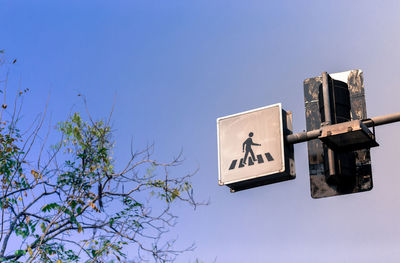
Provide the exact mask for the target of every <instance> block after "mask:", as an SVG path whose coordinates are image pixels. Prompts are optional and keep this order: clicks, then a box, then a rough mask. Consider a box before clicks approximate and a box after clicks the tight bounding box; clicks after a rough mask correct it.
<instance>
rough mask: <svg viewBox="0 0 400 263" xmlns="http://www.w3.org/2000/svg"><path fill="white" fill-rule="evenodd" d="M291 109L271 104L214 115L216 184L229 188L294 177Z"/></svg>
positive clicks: (242, 187) (268, 182)
mask: <svg viewBox="0 0 400 263" xmlns="http://www.w3.org/2000/svg"><path fill="white" fill-rule="evenodd" d="M291 116H292V115H291V113H290V112H286V111H284V110H282V106H281V104H280V103H279V104H274V105H271V106H267V107H262V108H258V109H255V110H250V111H246V112H242V113H238V114H234V115H230V116H226V117H221V118H218V119H217V129H218V166H219V178H218V181H219V184H220V185H227V186H229V187H230V188H231V190H232V191H238V190H244V189H248V188H252V187H255V186H260V185H265V184H270V183H274V182H278V181H283V180H289V179H293V178H295V174H294V155H293V146H292V145H287V144H285V140H284V136H286V135H287V134H290V133H291V132H292V118H291Z"/></svg>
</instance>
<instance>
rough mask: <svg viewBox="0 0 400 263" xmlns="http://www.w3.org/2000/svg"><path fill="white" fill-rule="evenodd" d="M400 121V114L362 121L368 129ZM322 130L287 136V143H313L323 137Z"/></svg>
mask: <svg viewBox="0 0 400 263" xmlns="http://www.w3.org/2000/svg"><path fill="white" fill-rule="evenodd" d="M397 121H400V112H397V113H393V114H388V115H382V116H377V117H374V118H371V119H366V120H362V123H363V124H364V125H365V126H367V127H372V126H379V125H384V124H389V123H393V122H397ZM321 132H322V130H321V129H318V130H312V131H308V132H299V133H294V134H290V135H287V136H286V142H287V143H289V144H296V143H300V142H306V141H311V140H314V139H317V138H318V137H319V136H320V135H321Z"/></svg>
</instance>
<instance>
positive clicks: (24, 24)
mask: <svg viewBox="0 0 400 263" xmlns="http://www.w3.org/2000/svg"><path fill="white" fill-rule="evenodd" d="M399 14H400V2H398V1H337V0H336V1H221V0H212V1H211V0H210V1H196V0H192V1H183V0H164V1H145V0H143V1H133V0H132V1H11V0H10V1H5V0H0V49H5V50H6V52H7V54H8V55H9V56H12V57H16V58H17V64H16V65H15V67H13V71H12V72H11V73H12V74H11V75H12V76H13V77H12V78H14V80H13V83H14V84H15V83H18V81H17V80H18V79H20V80H21V87H22V88H29V89H30V90H31V91H30V93H29V95H28V96H27V97H26V100H25V109H29V111H28V112H26V115H25V116H26V117H25V120H29V118H31V117H32V116H31V115H32V114H33V113H35V112H40V111H41V110H42V109H43V104H44V103H45V101H46V98H47V96H48V95H49V94H50V104H49V111H50V112H51V114H52V120H53V122H57V121H60V120H63V119H65V118H66V117H67V116H68V113H69V112H70V111H71V108H72V110H81V109H82V105H81V102H80V101H81V100H80V98H79V97H78V96H77V94H78V93H82V94H85V95H86V97H87V98H88V105H89V109H90V111H91V112H92V114H93V115H95V116H96V117H103V116H105V115H106V114H107V113H108V112H109V111H110V109H111V106H112V104H113V98H114V97H115V101H116V108H115V114H114V127H115V129H116V142H117V151H116V159H117V160H124V158H126V155H127V154H129V148H128V147H127V143H126V142H127V141H130V138H131V136H133V138H134V140H135V142H136V147H138V148H141V147H143V146H144V145H145V144H146V143H148V142H150V143H151V142H154V143H155V145H156V156H157V157H158V158H159V159H161V160H166V161H167V160H169V159H171V158H172V157H173V156H174V155H176V154H177V153H178V152H179V151H180V150H181V149H183V151H184V154H185V157H186V162H185V164H184V166H183V167H181V168H179V170H178V171H179V172H184V171H189V170H194V169H196V168H197V167H200V171H199V173H198V174H197V175H196V177H195V179H194V187H195V190H196V192H197V195H198V197H199V199H201V200H208V199H209V200H210V205H209V206H206V207H200V208H199V209H198V210H196V211H192V210H190V209H188V208H185V207H183V206H179V207H177V209H176V212H177V214H178V215H179V217H180V218H179V224H178V225H177V227H176V228H174V229H173V230H172V231H173V232H172V235H175V236H178V238H179V242H178V245H179V246H184V245H189V244H191V243H192V242H195V243H196V246H197V249H196V250H195V251H194V252H190V253H186V254H184V255H182V256H181V257H179V258H178V262H193V261H194V259H195V258H199V259H201V260H203V261H205V262H213V261H214V260H215V259H216V262H222V263H225V262H229V263H236V262H237V263H241V262H328V263H329V262H332V263H333V262H352V263H353V262H371V263H375V262H387V263H389V262H399V261H400V250H399V247H400V224H399V222H400V212H399V211H400V191H398V189H399V188H400V174H399V171H398V168H397V163H398V158H399V154H400V150H399V149H400V142H399V140H398V134H399V132H400V125H399V124H392V125H388V126H385V127H379V128H377V137H378V142H379V143H380V145H381V146H380V147H379V148H375V149H373V150H372V151H371V154H372V165H373V168H372V170H373V178H374V189H373V190H372V191H370V192H366V193H361V194H354V195H347V196H341V197H334V198H326V199H320V200H313V199H312V198H311V197H310V192H309V176H308V164H307V153H306V145H305V144H300V145H296V146H295V161H296V173H297V178H296V179H295V180H293V181H289V182H284V183H279V184H275V185H269V186H264V187H259V188H256V189H252V190H247V191H243V192H238V193H235V194H231V193H230V192H229V191H228V188H226V187H219V186H218V183H217V177H218V174H217V173H218V171H217V136H216V118H217V117H221V116H225V115H229V114H233V113H236V112H241V111H245V110H250V109H253V108H257V107H261V106H266V105H270V104H275V103H278V102H281V103H282V105H283V108H285V109H286V110H291V111H293V114H294V130H295V131H302V130H303V129H305V117H304V106H303V86H302V83H303V80H304V79H306V78H308V77H312V76H316V75H319V74H320V73H321V72H323V71H327V72H332V73H333V72H340V71H346V70H350V69H356V68H360V69H362V70H363V71H364V77H365V89H366V99H367V107H368V115H369V116H370V117H372V116H377V115H382V114H386V113H392V112H397V111H399V109H400V108H399V98H400V89H399V88H398V86H399V84H398V82H399V76H400V49H399V47H400V16H399ZM9 88H10V89H11V90H12V89H13V88H15V89H16V86H14V87H12V86H10V87H9ZM74 105H75V106H74Z"/></svg>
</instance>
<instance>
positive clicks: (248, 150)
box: [242, 132, 261, 164]
mask: <svg viewBox="0 0 400 263" xmlns="http://www.w3.org/2000/svg"><path fill="white" fill-rule="evenodd" d="M253 135H254V133H252V132H250V133H249V138H247V139H246V140H245V141H244V142H243V147H242V148H243V152H244V150H245V148H244V147H245V146H246V153H245V154H244V158H243V163H244V164H246V160H247V156H248V155H249V153H250V154H251V158H252V159H253V161H257V160H256V157H255V156H254V152H253V149H251V146H252V145H255V146H261V144H258V143H254V142H253V139H251V137H253Z"/></svg>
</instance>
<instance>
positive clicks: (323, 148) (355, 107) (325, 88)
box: [304, 70, 378, 198]
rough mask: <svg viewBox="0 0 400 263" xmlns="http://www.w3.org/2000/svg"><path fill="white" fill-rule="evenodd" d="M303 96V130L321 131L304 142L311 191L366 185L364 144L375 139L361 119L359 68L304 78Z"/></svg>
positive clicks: (367, 154) (368, 187)
mask: <svg viewBox="0 0 400 263" xmlns="http://www.w3.org/2000/svg"><path fill="white" fill-rule="evenodd" d="M324 82H325V84H324ZM304 98H305V100H304V102H305V109H306V125H307V131H312V130H316V129H321V130H322V134H321V136H320V137H319V138H320V139H317V140H311V141H308V158H309V170H310V187H311V196H312V197H313V198H321V197H328V196H335V195H342V194H350V193H356V192H361V191H368V190H371V189H372V173H371V158H370V150H369V148H371V147H374V146H377V145H378V144H377V143H376V141H375V137H374V134H373V133H372V132H370V130H369V129H368V128H366V127H365V125H363V123H362V122H361V120H363V119H366V118H367V113H366V105H365V94H364V85H363V75H362V71H361V70H352V71H347V72H342V73H336V74H332V75H331V76H330V75H328V74H326V73H323V75H322V77H314V78H309V79H306V80H305V81H304Z"/></svg>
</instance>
